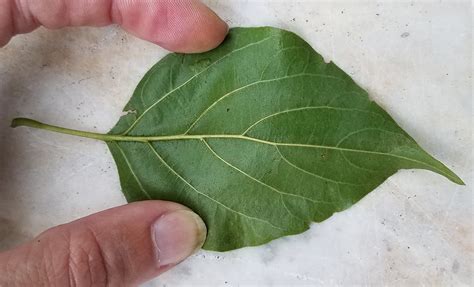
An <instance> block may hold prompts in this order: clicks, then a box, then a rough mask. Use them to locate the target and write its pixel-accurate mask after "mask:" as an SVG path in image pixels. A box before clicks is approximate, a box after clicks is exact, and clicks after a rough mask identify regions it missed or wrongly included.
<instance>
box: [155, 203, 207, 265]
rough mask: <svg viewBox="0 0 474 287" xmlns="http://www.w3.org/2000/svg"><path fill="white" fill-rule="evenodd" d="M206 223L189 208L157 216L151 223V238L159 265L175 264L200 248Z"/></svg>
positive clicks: (204, 237)
mask: <svg viewBox="0 0 474 287" xmlns="http://www.w3.org/2000/svg"><path fill="white" fill-rule="evenodd" d="M206 233H207V229H206V225H205V224H204V222H203V221H202V219H201V218H200V217H199V216H198V215H197V214H196V213H194V212H192V211H190V210H177V211H173V212H170V213H166V214H164V215H162V216H161V217H159V218H158V219H157V220H156V221H155V222H154V223H153V225H152V238H153V243H154V244H155V251H156V255H157V258H158V259H157V260H158V262H159V265H160V266H165V265H170V264H177V263H179V262H181V261H183V260H184V259H185V258H186V257H188V256H189V255H191V254H193V253H194V252H195V251H196V250H198V249H200V248H201V247H202V245H203V244H204V241H205V239H206Z"/></svg>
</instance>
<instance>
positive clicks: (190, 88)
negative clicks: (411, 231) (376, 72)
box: [107, 27, 462, 251]
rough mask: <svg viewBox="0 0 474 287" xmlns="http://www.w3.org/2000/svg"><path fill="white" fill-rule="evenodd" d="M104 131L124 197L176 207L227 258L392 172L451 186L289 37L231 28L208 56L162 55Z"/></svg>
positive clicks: (341, 79) (442, 170)
mask: <svg viewBox="0 0 474 287" xmlns="http://www.w3.org/2000/svg"><path fill="white" fill-rule="evenodd" d="M124 110H125V111H133V112H131V113H129V114H127V115H125V116H123V117H122V118H120V120H119V122H118V123H117V125H116V126H115V127H114V128H113V129H112V130H111V131H110V132H109V134H112V135H121V136H124V137H131V138H132V137H140V141H133V140H131V141H108V142H107V144H108V146H109V148H110V150H111V152H112V154H113V157H114V159H115V161H116V163H117V166H118V170H119V174H120V180H121V185H122V188H123V192H124V194H125V196H126V198H127V200H128V201H137V200H146V199H162V200H170V201H175V202H179V203H182V204H184V205H186V206H188V207H190V208H191V209H193V210H194V211H195V212H197V213H198V214H199V215H200V216H201V217H202V218H203V219H204V221H205V222H206V225H207V227H208V236H207V240H206V243H205V245H204V248H205V249H210V250H219V251H225V250H231V249H236V248H240V247H244V246H253V245H260V244H263V243H266V242H268V241H270V240H273V239H276V238H279V237H281V236H285V235H290V234H297V233H300V232H303V231H304V230H306V229H308V226H309V224H310V223H311V222H313V221H315V222H320V221H322V220H325V219H327V218H328V217H330V216H331V215H332V214H333V213H334V212H338V211H342V210H344V209H346V208H348V207H350V206H351V205H353V204H354V203H355V202H357V201H358V200H360V199H361V198H362V197H363V196H365V195H366V194H368V193H369V192H370V191H371V190H373V189H374V188H375V187H377V186H378V185H380V184H381V183H382V182H383V181H384V180H385V179H387V178H388V177H389V176H391V175H393V174H394V173H395V172H396V171H397V170H399V169H414V168H419V169H428V170H431V171H434V172H437V173H439V174H441V175H444V176H445V177H447V178H448V179H450V180H451V181H453V182H455V183H459V184H461V183H462V181H461V180H460V179H459V178H458V177H457V176H456V175H455V174H454V173H453V172H451V171H450V170H449V169H448V168H446V167H445V166H444V165H443V164H442V163H440V162H439V161H437V160H436V159H434V158H433V157H431V156H430V155H429V154H428V153H426V152H425V151H423V150H422V149H421V148H420V147H419V146H418V144H417V143H416V142H415V141H414V140H413V139H412V138H411V137H410V136H409V135H408V134H407V133H406V132H404V131H403V130H402V129H401V128H400V127H399V126H398V125H397V124H396V123H395V121H394V120H393V119H392V118H391V117H390V116H389V115H388V114H387V113H386V112H385V111H384V110H382V109H381V108H380V107H379V106H378V105H377V104H376V103H374V102H373V101H371V100H370V99H369V97H368V95H367V92H366V91H364V90H363V89H362V88H360V87H359V86H358V85H357V84H355V83H354V81H353V80H352V79H351V78H350V77H349V76H348V75H347V74H346V73H344V72H343V71H342V70H341V69H339V68H338V67H337V66H336V65H334V64H333V63H331V62H330V63H325V62H324V60H323V58H322V57H321V56H320V55H319V54H318V53H317V52H315V51H314V50H313V49H312V48H311V47H310V46H309V45H308V44H307V43H306V42H305V41H303V40H302V39H301V38H299V37H298V36H296V35H295V34H293V33H291V32H288V31H284V30H280V29H276V28H269V27H262V28H234V29H231V30H230V32H229V35H228V37H227V38H226V40H225V41H224V43H223V44H221V45H220V46H219V47H218V48H216V49H215V50H212V51H210V52H207V53H203V54H193V55H184V54H169V55H168V56H166V57H165V58H163V59H162V60H161V61H159V62H158V63H157V64H156V65H155V66H154V67H153V68H151V69H150V71H149V72H148V73H147V74H146V75H145V76H144V78H143V79H142V81H141V82H140V83H139V85H138V87H137V88H136V90H135V92H134V94H133V97H132V98H131V100H130V101H129V103H128V104H127V105H126V107H125V108H124Z"/></svg>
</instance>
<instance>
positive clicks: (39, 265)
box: [0, 201, 206, 286]
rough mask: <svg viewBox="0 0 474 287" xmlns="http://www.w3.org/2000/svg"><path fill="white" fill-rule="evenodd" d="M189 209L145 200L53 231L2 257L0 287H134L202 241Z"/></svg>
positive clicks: (201, 227)
mask: <svg viewBox="0 0 474 287" xmlns="http://www.w3.org/2000/svg"><path fill="white" fill-rule="evenodd" d="M205 234H206V227H205V225H204V223H203V222H202V220H201V219H200V218H199V217H198V216H197V215H196V214H195V213H193V212H192V211H190V210H189V209H188V208H186V207H184V206H182V205H179V204H176V203H171V202H164V201H146V202H139V203H132V204H129V205H124V206H121V207H117V208H113V209H109V210H106V211H103V212H100V213H97V214H94V215H91V216H88V217H85V218H83V219H80V220H77V221H73V222H71V223H68V224H64V225H61V226H58V227H55V228H52V229H50V230H48V231H46V232H44V233H42V234H41V235H39V236H38V237H37V238H36V239H35V240H33V241H32V242H30V243H27V244H25V245H22V246H20V247H17V248H16V249H13V250H10V251H7V252H5V253H1V254H0V286H13V285H15V286H69V285H71V286H90V285H94V286H95V285H99V286H102V285H104V286H105V285H107V286H109V285H110V286H123V285H125V286H130V285H137V284H140V283H142V282H145V281H147V280H149V279H151V278H153V277H155V276H157V275H159V274H160V273H162V272H164V271H166V270H168V269H169V268H171V267H173V266H174V265H176V264H177V263H179V262H180V261H182V260H183V259H185V258H186V257H187V256H189V255H190V254H192V253H193V252H194V251H195V250H196V248H200V247H201V245H202V244H203V242H204V239H205Z"/></svg>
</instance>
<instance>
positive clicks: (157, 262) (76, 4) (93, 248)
mask: <svg viewBox="0 0 474 287" xmlns="http://www.w3.org/2000/svg"><path fill="white" fill-rule="evenodd" d="M113 23H115V24H119V25H120V26H121V27H122V28H124V29H125V30H127V31H128V32H130V33H132V34H134V35H136V36H138V37H140V38H142V39H145V40H148V41H151V42H153V43H156V44H158V45H160V46H162V47H164V48H166V49H168V50H172V51H177V52H185V53H190V52H202V51H206V50H209V49H212V48H214V47H216V46H217V45H218V44H220V42H222V40H223V39H224V37H225V35H226V33H227V25H226V24H225V23H224V22H223V21H222V20H221V19H220V18H219V17H218V16H217V15H216V14H214V12H212V11H211V10H210V9H209V8H207V7H206V6H205V5H203V4H201V3H200V2H198V1H192V0H189V1H186V0H180V1H173V0H115V1H114V0H30V1H29V0H0V47H1V46H3V45H5V44H7V43H8V41H9V40H10V39H11V37H13V36H14V35H16V34H20V33H27V32H30V31H32V30H34V29H36V28H37V27H39V26H41V25H43V26H45V27H47V28H61V27H65V26H84V25H86V26H104V25H108V24H113ZM205 237H206V227H205V225H204V223H203V221H202V220H201V219H200V218H199V216H197V215H196V214H195V213H193V212H192V211H191V210H189V209H188V208H186V207H184V206H182V205H179V204H177V203H171V202H164V201H151V200H150V201H146V202H137V203H132V204H128V205H124V206H120V207H116V208H112V209H109V210H106V211H103V212H100V213H97V214H93V215H91V216H88V217H85V218H82V219H79V220H76V221H73V222H71V223H67V224H64V225H60V226H57V227H54V228H51V229H49V230H47V231H46V232H44V233H42V234H40V235H39V236H38V237H36V238H35V239H34V240H32V241H31V242H29V243H26V244H23V245H21V246H18V247H16V248H15V249H12V250H9V251H6V252H3V253H0V286H69V285H70V286H89V285H94V286H109V285H110V286H131V285H132V286H133V285H138V284H140V283H142V282H145V281H147V280H150V279H152V278H154V277H156V276H158V275H159V274H161V273H162V272H164V271H166V270H168V269H170V268H172V267H173V266H175V265H176V264H177V263H179V262H181V261H182V260H184V259H185V258H186V257H188V256H189V255H191V254H192V253H193V252H194V251H195V250H196V249H199V248H200V247H201V246H202V244H203V243H204V240H205Z"/></svg>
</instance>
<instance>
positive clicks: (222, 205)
mask: <svg viewBox="0 0 474 287" xmlns="http://www.w3.org/2000/svg"><path fill="white" fill-rule="evenodd" d="M147 144H148V146H149V147H150V149H151V150H152V151H153V153H154V154H155V156H156V157H157V158H158V159H159V160H160V161H161V163H163V164H164V165H165V166H166V168H168V170H170V171H171V172H172V173H173V174H174V175H175V176H176V177H178V178H179V179H180V180H181V181H182V182H184V183H185V184H186V185H187V186H188V187H190V188H191V189H192V190H194V191H195V192H196V193H197V194H199V195H201V196H204V197H205V198H207V199H209V200H211V201H213V202H214V203H216V204H217V205H219V206H221V207H223V208H225V209H227V210H229V211H231V212H233V213H236V214H238V215H240V216H243V217H245V218H248V219H251V220H256V221H260V222H263V223H265V224H268V225H271V226H272V227H273V228H276V229H279V230H283V228H281V227H279V226H276V225H274V224H272V223H271V222H269V221H267V220H264V219H261V218H258V217H253V216H250V215H246V214H244V213H242V212H240V211H237V210H235V209H233V208H231V207H229V206H227V205H225V204H223V203H222V202H220V201H218V200H216V199H214V198H212V197H210V196H209V195H207V194H205V193H203V192H200V191H199V190H198V189H197V188H195V187H194V186H193V185H192V184H191V183H189V182H188V181H187V180H186V179H185V178H184V177H182V176H181V175H180V174H179V173H178V172H177V171H176V170H175V169H174V168H172V167H171V166H170V165H169V164H168V163H167V162H166V161H165V160H164V159H163V158H162V157H161V156H160V154H159V153H158V151H157V150H156V149H155V148H154V147H153V145H152V144H150V143H149V142H147Z"/></svg>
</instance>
